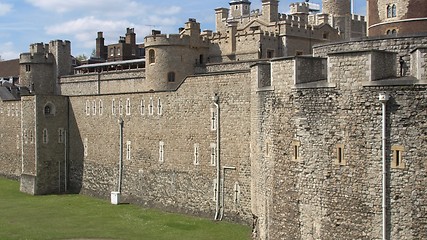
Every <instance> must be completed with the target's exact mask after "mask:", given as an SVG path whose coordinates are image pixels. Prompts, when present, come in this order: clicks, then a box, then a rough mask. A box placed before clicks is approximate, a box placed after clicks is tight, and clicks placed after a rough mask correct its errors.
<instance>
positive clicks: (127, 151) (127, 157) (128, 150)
mask: <svg viewBox="0 0 427 240" xmlns="http://www.w3.org/2000/svg"><path fill="white" fill-rule="evenodd" d="M130 146H131V141H127V142H126V160H130V159H131V155H130Z"/></svg>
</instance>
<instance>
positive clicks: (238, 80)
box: [70, 71, 251, 222]
mask: <svg viewBox="0 0 427 240" xmlns="http://www.w3.org/2000/svg"><path fill="white" fill-rule="evenodd" d="M249 79H250V77H249V74H248V72H246V73H244V72H241V71H239V72H237V73H234V74H233V73H231V72H228V73H227V74H215V75H202V76H198V77H197V76H195V77H189V78H187V80H186V81H185V82H184V83H183V84H182V86H181V87H180V88H179V89H178V90H177V91H176V92H157V93H156V92H152V93H136V94H115V95H98V96H75V97H70V103H71V109H70V110H71V112H72V114H71V115H72V116H71V117H70V119H72V120H71V123H70V138H71V139H74V141H72V142H70V144H71V145H70V151H71V152H70V168H71V169H70V172H71V173H72V175H71V176H70V177H71V179H70V183H71V184H72V188H73V189H74V191H81V192H84V193H88V194H93V195H97V196H100V197H102V198H108V197H109V195H110V192H111V191H116V190H117V187H118V186H117V184H118V162H119V141H120V134H119V133H120V128H119V124H118V119H119V118H120V117H122V118H123V120H124V129H123V130H124V135H123V142H124V156H123V158H124V167H123V187H122V190H123V196H124V198H125V199H127V200H129V201H133V202H139V203H141V204H143V205H146V206H151V207H158V208H163V209H169V210H173V211H180V212H186V213H192V214H198V215H203V216H206V217H213V215H214V213H215V201H214V179H215V178H216V167H215V166H213V165H212V163H211V158H212V147H213V146H214V145H215V144H216V131H212V130H211V122H212V111H213V109H214V105H213V102H212V97H213V96H214V94H215V93H217V94H218V96H219V98H220V106H221V107H222V108H221V115H220V122H221V123H220V126H221V145H220V147H221V150H220V152H221V154H220V155H221V167H223V166H229V167H236V170H226V172H225V181H224V186H225V195H224V198H225V209H224V213H225V218H226V219H227V218H228V219H236V220H240V221H245V222H249V219H251V215H250V203H251V202H250V201H251V197H250V182H251V181H250V176H251V172H250V156H249V153H250V151H249V137H250V129H249V114H250V113H249V107H250V99H249V91H250V86H249ZM195 93H197V94H195ZM113 103H114V110H113V107H112V106H113ZM159 103H160V108H159ZM100 106H102V108H100ZM101 109H102V110H101ZM159 111H160V112H159ZM120 113H121V114H120ZM160 145H163V150H160ZM128 146H129V148H128ZM195 148H197V150H195ZM128 149H129V153H128ZM160 151H163V154H164V156H163V157H164V159H163V160H161V159H160V154H161V153H160ZM195 152H197V159H198V160H197V163H195V155H196V153H195ZM128 154H129V155H128ZM221 171H223V170H222V169H221ZM235 189H237V190H238V191H235ZM237 192H238V194H237ZM236 194H237V195H236Z"/></svg>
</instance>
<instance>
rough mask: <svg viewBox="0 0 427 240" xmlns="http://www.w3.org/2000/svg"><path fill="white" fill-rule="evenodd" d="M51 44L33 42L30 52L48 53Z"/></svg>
mask: <svg viewBox="0 0 427 240" xmlns="http://www.w3.org/2000/svg"><path fill="white" fill-rule="evenodd" d="M47 53H49V45H48V44H44V43H33V44H31V45H30V54H47Z"/></svg>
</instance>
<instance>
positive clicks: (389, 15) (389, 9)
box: [387, 5, 391, 18]
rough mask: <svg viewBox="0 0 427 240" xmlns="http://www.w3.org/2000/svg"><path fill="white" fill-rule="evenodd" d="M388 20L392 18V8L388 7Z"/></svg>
mask: <svg viewBox="0 0 427 240" xmlns="http://www.w3.org/2000/svg"><path fill="white" fill-rule="evenodd" d="M387 18H391V7H390V5H387Z"/></svg>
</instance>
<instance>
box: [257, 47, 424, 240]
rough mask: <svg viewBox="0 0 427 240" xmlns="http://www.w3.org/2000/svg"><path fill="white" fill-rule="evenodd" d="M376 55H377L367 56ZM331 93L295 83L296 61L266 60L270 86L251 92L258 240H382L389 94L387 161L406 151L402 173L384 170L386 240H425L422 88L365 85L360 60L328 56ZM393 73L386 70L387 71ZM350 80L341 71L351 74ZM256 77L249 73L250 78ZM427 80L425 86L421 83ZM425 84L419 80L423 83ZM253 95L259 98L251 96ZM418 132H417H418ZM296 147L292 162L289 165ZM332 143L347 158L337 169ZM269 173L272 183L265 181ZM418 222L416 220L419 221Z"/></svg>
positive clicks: (355, 56)
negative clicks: (385, 97) (385, 98)
mask: <svg viewBox="0 0 427 240" xmlns="http://www.w3.org/2000/svg"><path fill="white" fill-rule="evenodd" d="M372 54H375V52H373V53H372ZM328 62H329V64H331V65H335V64H338V65H339V67H335V68H332V69H333V70H332V71H330V72H329V77H333V78H334V79H335V80H334V81H335V83H336V84H337V85H336V86H333V87H325V88H307V87H305V85H304V84H302V86H304V87H300V86H298V84H296V85H295V84H294V81H293V71H294V69H295V65H294V64H295V61H294V60H293V59H284V60H277V61H274V62H272V68H271V75H272V87H271V88H270V89H269V90H268V91H259V89H258V90H257V86H256V85H252V86H253V89H252V91H253V94H252V105H251V113H252V114H251V121H252V124H251V126H252V127H251V133H252V134H253V135H252V137H251V142H252V145H253V146H254V147H253V149H252V152H251V155H252V156H253V158H254V159H253V161H252V162H253V163H254V164H253V165H252V173H253V187H254V188H253V206H254V207H255V208H253V211H254V214H256V215H257V216H258V232H257V234H258V235H257V236H258V237H259V238H261V239H376V238H381V226H382V225H381V219H382V215H381V210H382V209H381V174H382V173H381V167H382V165H381V103H380V102H379V100H378V95H379V93H380V92H385V91H386V92H388V93H389V94H390V96H391V100H390V102H389V103H388V105H387V107H388V115H387V121H388V124H387V125H388V129H389V131H388V132H387V136H388V143H387V146H388V155H387V157H388V159H389V161H390V162H391V159H393V153H392V151H391V149H392V147H393V146H402V147H403V148H404V151H403V153H402V154H403V158H402V159H403V162H404V163H403V165H404V167H402V166H401V167H400V168H396V167H393V166H392V164H390V162H389V164H388V165H387V166H388V167H387V168H388V169H389V171H390V172H391V174H390V175H389V177H388V179H387V182H388V184H389V186H390V192H389V195H388V198H387V199H388V206H389V209H391V210H389V211H388V215H389V216H390V218H389V219H390V220H389V221H388V222H387V225H388V227H389V229H391V230H390V232H391V234H390V236H391V238H392V239H394V238H396V239H413V238H425V237H426V235H425V232H426V231H425V229H426V223H427V222H426V221H425V218H424V217H422V216H423V215H424V214H425V211H426V210H425V209H426V208H425V207H426V202H425V199H426V197H427V195H426V194H425V193H424V192H423V191H422V190H421V189H423V187H422V186H425V184H426V181H425V179H424V178H425V176H426V174H427V171H426V170H427V169H426V165H425V164H426V163H425V156H424V153H423V150H422V146H423V144H424V142H425V140H424V137H420V136H424V135H425V132H424V130H422V129H424V128H425V126H424V125H425V123H424V122H425V121H423V120H421V119H424V118H425V117H426V113H425V111H417V110H416V109H422V108H424V107H425V104H426V102H425V100H424V99H425V95H426V94H427V91H426V90H427V88H426V85H423V84H420V85H415V86H414V85H412V84H408V83H406V84H405V83H402V82H400V83H395V84H393V83H390V85H385V84H382V85H381V86H371V85H369V84H367V82H369V81H370V80H369V79H370V77H369V76H367V75H366V69H364V68H360V67H359V66H360V65H361V64H357V63H358V62H360V63H365V62H366V53H363V52H361V53H359V54H358V53H352V54H351V55H348V54H341V55H333V56H331V57H330V58H329V60H328ZM391 67H392V66H391ZM348 72H349V73H351V74H347V73H348ZM252 76H253V77H255V76H256V75H254V72H253V75H252ZM424 81H425V79H424ZM420 83H421V82H420ZM254 90H257V94H254ZM420 131H421V132H420ZM295 146H298V152H299V153H298V157H297V158H295V156H294V155H295V153H294V151H295V148H294V147H295ZM337 146H342V151H343V154H344V155H343V156H344V157H343V159H342V162H337V154H338V153H337V152H338V150H337ZM269 176H271V177H269ZM415 219H416V220H415Z"/></svg>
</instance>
